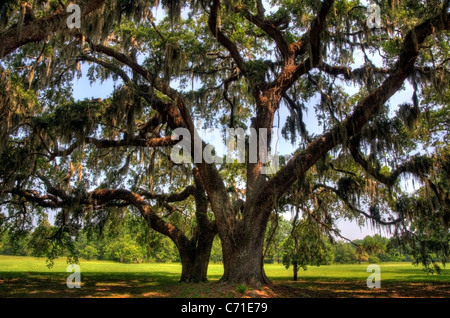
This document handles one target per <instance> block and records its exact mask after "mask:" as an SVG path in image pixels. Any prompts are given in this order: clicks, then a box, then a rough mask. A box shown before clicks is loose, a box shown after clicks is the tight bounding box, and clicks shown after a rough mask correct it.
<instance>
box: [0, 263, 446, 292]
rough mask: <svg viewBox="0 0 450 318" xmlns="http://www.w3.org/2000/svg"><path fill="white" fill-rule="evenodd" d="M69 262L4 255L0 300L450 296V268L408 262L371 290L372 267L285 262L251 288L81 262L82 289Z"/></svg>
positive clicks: (269, 268) (394, 266)
mask: <svg viewBox="0 0 450 318" xmlns="http://www.w3.org/2000/svg"><path fill="white" fill-rule="evenodd" d="M67 265H68V264H67V263H66V261H65V258H61V259H58V260H56V261H55V265H54V267H53V268H51V269H49V268H48V267H47V266H46V262H45V259H44V258H40V259H38V258H34V257H19V256H1V255H0V297H121V298H123V297H183V298H191V297H255V298H256V297H282V298H292V297H295V298H311V297H444V298H449V297H450V269H448V268H444V269H443V270H442V273H441V275H436V274H435V275H427V274H426V273H425V272H424V271H423V270H422V267H421V266H414V265H411V264H410V263H381V264H379V265H380V268H381V288H373V289H369V288H368V287H367V284H366V280H367V278H368V276H369V275H370V274H371V273H368V272H366V269H367V266H368V264H367V263H365V264H360V265H359V264H352V265H327V266H320V267H315V266H310V267H309V268H308V270H307V271H303V270H300V272H299V278H298V281H297V282H294V281H292V270H291V269H288V270H287V269H285V268H284V266H283V265H281V264H268V265H266V266H265V269H266V273H267V276H268V277H269V278H270V279H271V280H272V282H273V284H272V285H270V286H263V287H259V288H250V287H248V286H242V285H230V284H223V283H220V282H218V280H219V278H220V277H221V275H222V271H223V268H222V265H221V264H210V266H209V270H208V279H209V282H208V283H198V284H186V283H179V282H178V279H179V275H180V273H181V265H180V264H154V263H145V264H121V263H115V262H109V261H86V260H81V261H80V264H79V265H80V268H81V288H79V289H77V288H74V289H69V288H68V287H67V285H66V280H67V277H68V276H69V275H70V273H67V272H66V269H67Z"/></svg>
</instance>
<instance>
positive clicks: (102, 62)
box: [77, 54, 131, 83]
mask: <svg viewBox="0 0 450 318" xmlns="http://www.w3.org/2000/svg"><path fill="white" fill-rule="evenodd" d="M77 60H79V61H90V62H94V63H96V64H98V65H101V66H103V67H104V68H106V69H109V70H111V71H112V72H114V73H116V74H117V75H118V76H120V77H121V78H122V80H123V82H124V83H130V82H131V79H130V77H129V76H128V74H127V73H126V72H125V71H123V70H122V69H120V68H119V67H118V66H116V65H114V64H112V63H109V62H108V61H105V60H102V59H98V58H95V57H93V56H89V55H86V54H82V55H80V56H79V57H78V58H77Z"/></svg>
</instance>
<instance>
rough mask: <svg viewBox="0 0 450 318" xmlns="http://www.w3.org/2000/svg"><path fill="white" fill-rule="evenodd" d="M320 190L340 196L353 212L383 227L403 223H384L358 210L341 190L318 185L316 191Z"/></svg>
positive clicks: (395, 221)
mask: <svg viewBox="0 0 450 318" xmlns="http://www.w3.org/2000/svg"><path fill="white" fill-rule="evenodd" d="M319 188H323V189H326V190H328V191H331V192H333V193H334V194H336V195H337V196H338V198H339V199H340V200H341V201H342V202H344V203H345V205H346V206H347V207H348V208H349V209H350V210H351V211H353V212H356V213H358V214H361V215H364V216H365V217H366V218H369V219H372V220H374V221H376V222H377V223H379V224H382V225H394V224H397V223H399V222H401V221H402V220H403V219H402V218H397V219H395V220H392V221H383V220H381V219H380V218H377V217H374V216H372V215H370V214H368V213H366V212H364V211H363V210H361V209H358V208H357V207H356V206H354V205H353V204H352V203H351V202H350V201H349V200H348V198H347V196H346V195H345V194H344V193H342V192H341V191H339V190H337V189H335V188H333V187H330V186H328V185H326V184H316V185H315V186H314V190H316V189H319Z"/></svg>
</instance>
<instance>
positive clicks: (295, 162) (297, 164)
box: [259, 11, 450, 206]
mask: <svg viewBox="0 0 450 318" xmlns="http://www.w3.org/2000/svg"><path fill="white" fill-rule="evenodd" d="M442 15H443V16H444V17H443V16H442ZM442 15H439V16H437V17H435V18H433V19H429V20H427V21H425V22H423V23H422V24H420V25H418V26H416V27H414V28H413V29H412V30H411V31H410V32H409V33H408V34H407V36H406V37H405V40H404V42H403V48H402V51H401V53H400V56H399V59H398V61H397V63H396V65H395V72H394V73H393V74H391V75H390V76H389V77H388V78H387V79H386V80H385V81H384V82H383V84H382V85H381V86H380V87H379V88H378V89H376V90H374V91H373V92H372V93H371V94H369V95H368V96H367V97H366V98H364V99H363V100H362V101H361V102H360V103H359V104H358V105H357V106H356V107H355V109H354V111H353V114H352V115H351V116H349V117H348V118H346V119H345V120H344V121H343V122H342V123H340V124H339V125H337V126H336V127H335V128H333V129H332V130H331V131H329V132H328V133H325V134H324V135H322V136H319V137H317V138H316V139H315V140H314V141H313V142H312V143H310V144H309V145H308V147H307V149H305V150H304V151H302V152H300V153H299V154H297V155H296V156H294V157H293V158H292V159H291V160H290V161H289V162H288V163H287V165H286V166H285V167H283V168H282V169H280V170H279V171H278V172H277V174H276V175H275V176H274V177H273V178H272V179H271V180H270V181H269V182H267V184H266V185H265V186H264V188H263V189H262V190H261V194H260V197H259V198H260V202H264V201H265V202H266V205H268V206H271V205H272V199H271V197H272V196H273V197H275V198H277V199H278V198H279V197H280V196H281V195H282V194H283V193H285V192H286V191H287V190H288V189H289V187H290V186H291V185H292V184H293V183H294V182H295V181H296V180H297V178H298V177H299V176H301V175H302V174H304V173H305V172H306V171H307V170H308V169H309V168H310V167H311V166H312V165H314V163H316V162H317V160H319V158H321V157H322V156H323V155H325V154H326V153H327V152H328V151H329V150H331V149H332V148H333V147H335V146H336V145H339V144H341V143H342V142H343V141H344V139H347V138H350V137H352V136H354V135H357V134H358V133H359V132H360V131H361V130H362V128H363V127H364V126H365V125H366V124H367V122H368V121H369V120H370V119H371V118H372V117H373V116H374V115H375V114H376V113H377V112H378V110H379V109H380V107H381V106H382V105H383V104H384V103H385V102H386V101H387V100H388V99H389V98H390V97H391V96H392V95H394V93H395V92H397V91H398V90H399V89H400V88H401V86H402V85H403V82H404V80H405V79H406V78H407V77H408V76H409V74H410V73H411V71H412V70H413V69H414V63H415V61H416V59H417V57H418V55H419V49H420V45H421V44H422V43H423V42H424V41H425V39H426V38H427V37H428V36H429V35H431V34H432V33H433V32H435V31H441V30H449V29H450V23H449V20H448V13H447V11H445V12H443V14H442ZM442 21H445V23H443V22H442Z"/></svg>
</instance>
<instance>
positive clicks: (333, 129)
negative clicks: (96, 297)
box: [0, 0, 450, 284]
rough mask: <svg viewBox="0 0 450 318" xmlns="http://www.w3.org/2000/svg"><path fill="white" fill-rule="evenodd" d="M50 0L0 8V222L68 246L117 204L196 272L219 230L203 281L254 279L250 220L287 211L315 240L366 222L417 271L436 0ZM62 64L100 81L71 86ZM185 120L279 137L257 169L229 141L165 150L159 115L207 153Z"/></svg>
mask: <svg viewBox="0 0 450 318" xmlns="http://www.w3.org/2000/svg"><path fill="white" fill-rule="evenodd" d="M68 4H69V2H68V1H52V0H50V1H6V2H4V3H3V5H2V7H1V8H0V43H1V48H0V57H1V58H2V60H1V63H0V114H1V117H0V125H1V126H0V127H1V128H0V200H1V202H0V203H1V205H2V210H1V214H0V225H1V226H2V227H8V228H13V229H16V230H23V231H27V230H29V229H31V228H34V227H40V226H44V225H45V224H46V222H48V218H49V214H50V213H56V216H55V224H56V225H57V226H58V230H57V231H56V232H55V233H46V232H43V235H42V236H43V237H46V238H48V239H52V240H56V241H58V242H59V244H63V245H64V244H65V245H67V246H70V245H71V244H72V240H73V239H74V237H75V236H76V235H77V233H79V232H80V229H82V228H84V227H86V226H98V228H101V227H102V225H103V224H105V222H106V220H107V219H108V218H110V217H112V215H115V214H120V213H121V212H120V211H123V209H124V208H125V207H127V206H128V207H130V209H132V210H133V211H135V213H136V214H138V215H140V216H141V217H142V218H143V219H144V220H146V222H147V224H148V226H149V227H151V228H152V229H154V230H156V231H158V232H160V233H162V234H164V235H166V236H168V237H169V238H170V239H171V240H172V241H173V242H174V243H175V245H176V246H177V248H178V251H179V253H180V256H181V260H182V262H183V264H184V265H185V267H183V274H182V280H185V281H192V280H193V281H197V280H204V279H206V269H207V262H208V260H209V256H210V250H211V246H212V244H213V239H214V236H215V235H216V233H218V235H219V237H220V240H221V244H222V251H223V261H224V276H223V278H222V280H223V281H228V282H239V283H242V282H244V283H256V284H259V283H267V282H268V281H269V280H268V279H267V277H266V276H265V274H264V269H263V254H264V249H263V246H264V235H265V232H266V228H267V224H268V222H269V219H270V216H271V215H273V214H274V213H280V212H282V211H286V210H289V209H293V208H295V209H298V210H299V211H301V214H300V216H301V219H302V220H305V221H304V222H315V224H316V226H317V229H318V230H320V231H321V236H320V237H322V235H325V236H327V235H328V236H329V237H333V236H336V235H338V236H339V231H338V230H337V229H336V226H335V224H336V221H337V220H338V219H340V218H350V219H356V220H359V222H364V220H368V221H369V222H372V224H373V225H374V226H388V227H391V229H392V231H393V233H394V235H395V237H397V238H398V240H399V242H402V243H405V244H406V243H407V244H408V246H410V247H413V249H414V251H416V252H415V253H416V254H415V256H416V259H417V261H418V262H421V263H423V264H424V265H425V266H428V267H429V266H435V265H436V264H437V259H436V258H435V257H434V256H436V255H438V256H441V260H445V258H446V257H447V256H448V253H449V246H448V245H449V231H448V229H449V221H450V213H449V206H450V197H449V194H448V190H449V179H450V178H449V174H450V166H449V162H450V160H449V159H450V158H449V157H450V149H449V146H448V130H449V126H448V123H449V122H450V120H449V119H450V118H449V104H450V103H449V98H450V93H449V87H450V85H449V78H450V77H449V76H448V73H449V68H448V62H449V60H450V56H449V45H448V43H449V41H448V36H449V33H448V30H449V28H450V21H449V18H448V15H449V13H448V9H449V1H448V0H443V1H439V0H428V1H422V2H418V1H410V0H396V1H387V0H383V1H378V2H377V4H378V6H379V7H380V12H381V16H380V18H381V22H382V25H381V27H379V28H378V27H373V28H370V27H369V26H368V24H367V19H368V16H367V4H366V3H364V2H363V1H359V0H342V1H333V0H324V1H316V0H311V1H310V0H303V1H291V0H282V1H261V0H255V1H252V0H249V1H246V0H245V1H243V0H240V1H234V0H233V1H220V0H211V1H202V0H201V1H161V2H159V1H148V0H133V1H128V0H127V1H125V0H118V1H108V0H106V1H80V2H79V6H80V8H81V16H80V19H81V28H78V29H77V28H72V29H71V28H68V27H67V24H66V19H67V18H68V17H69V13H67V11H66V7H67V5H68ZM76 78H83V79H86V78H88V79H89V80H90V81H91V82H94V81H100V82H105V81H113V83H114V87H113V89H112V90H111V92H110V95H109V97H108V98H104V99H98V98H94V99H90V100H88V99H85V100H79V99H77V96H74V94H73V89H72V87H73V81H74V80H75V79H76ZM400 95H401V97H402V98H401V99H402V101H401V102H400V103H395V100H396V99H395V98H393V97H397V96H400ZM281 118H283V120H281ZM197 119H200V120H201V121H202V122H203V125H204V127H216V128H217V127H218V128H219V129H220V130H222V131H225V130H226V129H227V128H235V129H237V128H242V129H243V130H245V131H248V130H249V129H250V128H253V129H255V131H257V132H260V131H262V129H267V131H268V135H267V140H265V141H264V142H262V141H261V140H258V142H257V147H256V148H255V149H257V150H258V151H259V153H261V151H264V150H266V151H267V150H268V148H270V147H274V146H273V144H272V141H274V140H275V139H276V138H274V137H273V136H272V132H275V131H276V130H275V129H274V128H280V131H281V133H282V136H283V137H284V138H286V139H288V140H290V141H291V142H292V144H293V147H294V148H295V149H296V150H295V151H293V152H292V153H290V154H283V155H280V168H279V170H278V171H276V172H274V173H273V174H265V173H264V169H263V168H264V167H265V165H266V162H264V160H262V159H261V158H258V160H257V161H256V162H253V161H252V160H249V158H248V155H247V158H246V160H245V163H230V162H226V161H222V162H221V163H216V162H213V163H208V162H206V161H205V160H202V161H201V162H194V163H182V164H180V163H177V162H174V161H173V160H172V158H171V155H170V154H171V151H172V149H173V146H174V145H176V144H177V143H178V142H179V141H178V140H175V139H174V138H172V133H173V131H174V130H176V129H179V128H184V129H186V130H187V131H188V132H190V136H191V137H190V139H189V138H187V139H188V140H184V141H185V142H190V143H191V145H193V146H192V148H191V150H192V152H191V153H190V154H187V155H188V156H192V157H194V153H195V151H200V153H202V154H203V153H204V151H207V150H208V149H209V148H208V147H209V146H208V145H207V143H206V142H205V141H203V142H200V143H198V142H196V140H195V137H196V136H198V135H196V130H197V129H201V128H204V127H196V124H195V123H196V120H197ZM250 139H251V136H250V137H248V138H247V140H246V145H247V146H246V147H247V148H246V149H247V153H248V152H250V151H251V150H252V149H253V148H252V146H251V143H250ZM407 180H412V181H413V182H414V183H415V184H416V187H415V188H414V190H413V189H412V187H407V186H405V182H406V181H407ZM50 211H52V212H50ZM431 255H433V256H431ZM205 264H206V265H205ZM436 266H437V265H436ZM193 268H196V270H193ZM194 272H195V273H194Z"/></svg>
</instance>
